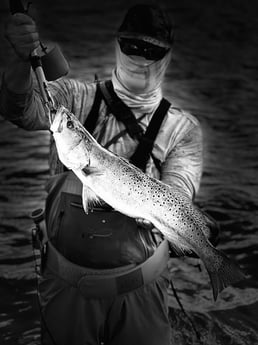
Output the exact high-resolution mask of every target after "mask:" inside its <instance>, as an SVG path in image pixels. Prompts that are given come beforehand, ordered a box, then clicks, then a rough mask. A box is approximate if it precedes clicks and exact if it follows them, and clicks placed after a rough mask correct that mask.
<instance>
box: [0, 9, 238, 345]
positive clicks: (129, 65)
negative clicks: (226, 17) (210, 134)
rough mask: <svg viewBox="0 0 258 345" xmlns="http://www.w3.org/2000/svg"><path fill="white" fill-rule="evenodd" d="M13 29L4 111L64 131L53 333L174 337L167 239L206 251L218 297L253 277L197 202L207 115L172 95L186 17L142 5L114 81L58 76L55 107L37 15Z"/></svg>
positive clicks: (49, 250) (48, 278)
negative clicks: (41, 85) (178, 29)
mask: <svg viewBox="0 0 258 345" xmlns="http://www.w3.org/2000/svg"><path fill="white" fill-rule="evenodd" d="M6 37H7V39H8V40H9V41H10V43H11V45H12V47H13V48H14V52H15V53H14V60H15V63H13V64H12V65H11V66H10V67H8V68H7V69H6V71H5V75H4V79H3V85H2V89H1V94H0V110H1V113H2V114H4V116H5V117H6V119H8V120H9V121H12V122H13V123H15V124H16V125H18V126H20V127H22V128H24V129H27V130H41V129H46V130H49V129H50V130H51V131H52V133H53V137H54V140H52V141H51V147H50V171H51V175H52V177H51V178H50V181H49V183H48V185H47V192H48V196H47V200H46V208H45V223H46V230H47V238H46V237H45V238H44V246H43V248H44V250H43V251H42V263H43V265H42V269H41V277H40V282H39V295H40V303H41V309H42V344H46V345H55V344H60V345H68V344H69V345H70V344H73V345H82V344H92V345H93V344H94V345H95V344H105V345H115V344H123V345H127V344H128V345H129V344H130V345H131V344H141V345H144V344H146V345H147V344H148V345H156V344H160V345H168V344H170V324H169V320H168V315H167V312H168V304H167V287H168V282H169V279H168V278H169V275H168V268H167V262H168V259H169V247H168V241H167V239H168V240H169V241H170V243H171V245H172V246H173V248H174V249H175V251H176V252H183V253H186V252H189V251H191V252H195V253H196V254H197V255H198V256H199V257H200V258H201V259H202V261H203V262H204V264H205V266H206V268H207V270H208V272H209V275H210V278H211V283H212V287H213V294H214V298H216V297H217V294H218V293H219V292H220V291H221V290H222V289H223V288H224V287H225V286H227V285H229V284H231V283H233V282H235V281H237V280H238V279H241V278H242V273H241V272H240V271H239V269H238V268H237V266H236V265H235V264H233V263H232V262H231V261H230V260H229V259H228V258H226V257H225V255H224V254H222V253H221V252H219V251H218V250H216V249H215V248H214V247H213V246H212V244H211V242H214V241H215V240H216V235H217V229H216V227H215V226H214V224H213V221H212V220H211V219H210V218H209V217H208V216H207V215H204V214H202V213H201V211H200V210H198V209H197V208H196V207H195V206H194V205H193V203H192V201H193V200H194V197H195V195H196V193H197V192H198V189H199V185H200V180H201V175H202V133H201V128H200V124H199V122H198V120H197V119H196V118H195V117H194V116H192V115H191V114H189V113H187V112H184V111H183V110H181V109H178V108H175V107H174V106H173V104H171V103H170V102H168V101H167V100H166V99H164V98H163V96H162V81H163V79H164V75H165V72H166V70H167V67H168V65H169V62H170V59H171V55H172V47H173V41H174V26H173V25H172V24H171V22H170V20H169V18H168V17H167V16H166V14H165V13H164V12H163V11H162V10H161V9H160V8H159V7H157V6H151V5H136V6H134V7H132V8H130V9H129V10H128V12H127V13H126V15H125V17H124V20H123V21H122V24H121V25H120V27H119V29H118V31H117V35H116V42H115V50H116V66H115V68H114V70H113V72H112V76H111V80H108V81H95V82H92V83H89V82H86V81H79V80H75V79H70V78H62V79H58V80H57V81H52V82H49V83H48V84H47V86H48V91H49V94H51V96H52V98H53V104H54V105H55V109H54V110H53V109H52V110H53V114H52V115H54V113H55V112H56V114H55V115H54V116H53V118H52V117H51V116H50V117H49V114H47V112H46V109H45V107H43V106H42V98H41V97H40V94H39V93H38V92H37V87H36V86H33V84H32V81H31V80H32V79H31V73H32V72H31V66H30V55H31V53H32V52H33V51H34V49H35V48H37V47H39V45H40V42H39V37H38V33H37V29H36V26H35V22H34V21H33V20H32V19H31V18H30V17H29V16H28V15H26V14H22V13H17V14H15V15H14V16H12V18H11V19H10V20H9V23H8V25H7V28H6ZM128 161H130V163H129V162H128ZM132 164H133V165H132ZM136 167H138V168H136Z"/></svg>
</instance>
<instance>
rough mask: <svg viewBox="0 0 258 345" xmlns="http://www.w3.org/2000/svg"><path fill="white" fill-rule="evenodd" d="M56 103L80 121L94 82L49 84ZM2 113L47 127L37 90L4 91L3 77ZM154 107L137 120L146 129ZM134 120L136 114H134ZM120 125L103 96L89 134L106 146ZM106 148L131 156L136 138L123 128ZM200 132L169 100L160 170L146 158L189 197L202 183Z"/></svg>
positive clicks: (54, 164)
mask: <svg viewBox="0 0 258 345" xmlns="http://www.w3.org/2000/svg"><path fill="white" fill-rule="evenodd" d="M48 86H49V90H50V93H51V95H52V96H53V99H54V101H55V104H56V105H64V106H65V107H67V108H68V109H69V110H70V111H71V112H73V113H74V114H75V115H76V116H77V117H78V119H79V120H80V121H81V122H82V123H84V122H85V120H86V118H87V116H88V114H89V112H90V110H91V107H92V104H93V101H94V97H95V92H96V83H88V82H85V81H79V80H75V79H68V78H62V79H59V80H58V81H55V82H50V83H49V84H48ZM0 112H1V114H3V116H4V117H5V118H6V119H7V120H9V121H11V122H13V123H14V124H16V125H17V126H19V127H22V128H24V129H26V130H42V129H45V130H48V129H49V122H48V117H47V115H46V113H45V109H44V107H43V105H42V102H41V98H40V94H39V92H38V90H37V88H36V87H33V85H31V87H30V89H29V90H28V91H27V92H26V93H25V94H16V93H13V92H11V91H10V90H8V88H7V86H6V84H5V82H3V84H2V89H1V92H0ZM154 112H155V109H153V111H152V112H151V113H147V114H146V115H145V116H144V117H141V119H140V121H139V124H140V125H141V126H142V128H143V129H144V130H146V128H147V126H148V124H149V122H150V120H151V117H152V115H153V113H154ZM134 115H135V116H136V118H137V119H139V117H140V115H139V114H137V113H135V114H134ZM124 129H125V127H124V124H123V123H121V122H118V121H117V119H116V118H115V116H114V115H112V114H110V113H109V111H108V108H107V105H106V103H105V102H104V101H102V102H101V105H100V111H99V117H98V120H97V124H96V128H95V130H94V132H93V136H94V137H95V138H96V139H97V140H98V141H99V142H100V144H102V145H105V144H106V143H107V142H109V141H110V139H112V138H113V137H114V136H116V135H117V134H119V133H120V132H121V131H124ZM124 132H125V133H124V135H123V136H121V137H120V138H119V139H118V140H117V141H115V142H114V143H113V144H112V145H111V146H110V147H109V150H111V151H113V152H114V153H116V154H118V155H120V156H122V157H125V158H127V159H129V158H130V157H131V156H132V154H133V153H134V151H135V149H136V147H137V145H138V142H137V140H134V139H132V138H131V137H130V136H129V135H128V134H127V133H126V131H124ZM202 151H203V146H202V131H201V127H200V124H199V121H198V120H197V119H196V118H195V117H194V116H192V115H191V114H189V113H188V112H185V111H183V110H181V109H178V108H175V107H173V105H171V107H170V109H169V111H168V113H167V114H166V116H165V118H164V121H163V123H162V125H161V128H160V131H159V133H158V135H157V137H156V140H155V143H154V147H153V151H152V154H153V155H154V157H155V158H157V159H158V160H159V161H160V162H161V172H159V171H158V170H157V168H156V167H155V164H154V162H153V161H152V159H151V158H150V160H149V162H148V164H147V168H146V173H147V174H148V175H150V176H153V177H155V178H158V179H160V180H162V181H163V182H165V183H167V184H169V185H174V186H176V187H177V188H179V189H180V190H181V191H182V192H183V193H185V194H187V195H188V196H189V197H190V198H192V199H193V198H194V196H195V194H196V192H197V191H198V189H199V186H200V180H201V175H202V156H203V152H202ZM59 166H60V164H58V159H57V152H56V149H55V145H54V142H53V141H52V143H51V147H50V171H51V174H56V173H58V172H60V169H59Z"/></svg>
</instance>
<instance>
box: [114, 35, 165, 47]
mask: <svg viewBox="0 0 258 345" xmlns="http://www.w3.org/2000/svg"><path fill="white" fill-rule="evenodd" d="M117 37H118V38H131V39H137V40H142V41H145V42H148V43H151V44H153V45H155V46H158V47H162V48H167V49H169V48H171V44H170V43H169V42H165V41H161V40H159V39H157V38H154V37H150V36H147V35H143V34H140V33H136V32H127V31H122V32H118V33H117Z"/></svg>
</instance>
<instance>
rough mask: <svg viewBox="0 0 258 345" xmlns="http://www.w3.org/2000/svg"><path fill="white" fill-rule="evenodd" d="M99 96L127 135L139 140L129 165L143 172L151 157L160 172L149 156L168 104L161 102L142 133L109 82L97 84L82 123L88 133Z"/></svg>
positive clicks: (155, 160)
mask: <svg viewBox="0 0 258 345" xmlns="http://www.w3.org/2000/svg"><path fill="white" fill-rule="evenodd" d="M101 93H102V95H101ZM101 96H103V98H104V100H105V102H106V104H107V106H108V107H109V110H110V112H111V113H112V114H113V115H114V116H115V117H116V119H117V120H118V121H122V122H123V124H124V125H125V127H126V130H127V132H128V134H129V135H130V136H131V137H132V138H133V139H137V140H139V145H138V147H137V149H136V151H135V152H134V154H133V156H132V157H131V159H130V161H131V163H133V164H134V165H135V166H137V167H138V168H140V169H142V170H143V171H145V169H146V165H147V162H148V159H149V157H150V155H151V156H152V158H153V161H154V163H155V165H156V167H157V169H158V170H159V171H160V162H159V160H158V159H156V158H155V157H154V156H153V155H152V154H151V151H152V149H153V145H154V141H155V139H156V136H157V134H158V132H159V129H160V126H161V124H162V122H163V119H164V117H165V115H166V114H167V111H168V109H169V107H170V103H169V102H168V101H167V100H166V99H165V98H163V99H162V100H161V102H160V104H159V106H158V108H157V109H156V111H155V113H154V114H153V116H152V119H151V121H150V124H149V126H148V128H147V130H146V132H145V133H143V129H142V128H141V126H140V125H139V124H138V122H137V120H136V118H135V116H134V114H133V113H132V111H131V109H130V108H129V107H128V106H127V105H126V104H125V103H124V102H123V101H122V100H121V99H120V98H119V97H118V96H117V94H116V93H115V91H114V89H113V85H112V82H111V80H108V81H105V82H98V83H97V90H96V96H95V99H94V102H93V106H92V109H91V111H90V113H89V115H88V117H87V119H86V121H85V123H84V126H85V128H87V130H88V131H90V130H92V131H93V130H94V128H95V125H96V122H97V117H98V111H99V107H100V102H101ZM91 133H92V132H91Z"/></svg>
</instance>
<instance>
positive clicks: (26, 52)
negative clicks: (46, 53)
mask: <svg viewBox="0 0 258 345" xmlns="http://www.w3.org/2000/svg"><path fill="white" fill-rule="evenodd" d="M5 37H6V39H7V40H8V41H9V42H10V44H11V45H12V47H13V49H14V51H15V52H16V54H17V55H18V56H19V58H20V59H22V60H23V61H28V60H29V57H30V54H31V53H32V52H33V50H35V49H36V48H37V47H38V46H39V44H40V43H39V35H38V32H37V28H36V24H35V22H34V20H33V19H32V18H31V17H29V16H28V15H26V14H23V13H16V14H14V15H13V16H11V17H10V19H9V21H8V22H7V25H6V27H5Z"/></svg>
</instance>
